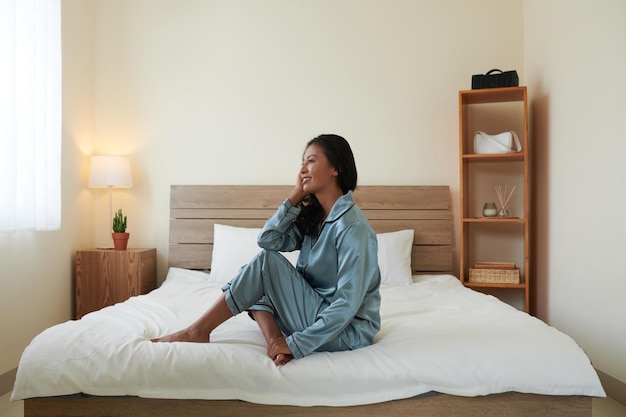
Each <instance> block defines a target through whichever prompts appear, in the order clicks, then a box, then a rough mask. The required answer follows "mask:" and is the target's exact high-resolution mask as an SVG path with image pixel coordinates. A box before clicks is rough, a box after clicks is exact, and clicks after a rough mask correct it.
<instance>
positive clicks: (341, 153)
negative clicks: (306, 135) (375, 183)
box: [296, 134, 357, 235]
mask: <svg viewBox="0 0 626 417" xmlns="http://www.w3.org/2000/svg"><path fill="white" fill-rule="evenodd" d="M311 145H317V146H319V147H320V148H322V150H323V151H324V155H326V159H328V163H329V164H330V165H332V166H333V167H334V168H335V169H336V170H337V172H338V173H339V174H338V176H337V179H338V180H339V186H340V187H341V191H342V192H343V193H344V194H345V193H347V192H348V191H351V190H352V191H354V189H355V188H356V182H357V172H356V163H355V162H354V155H353V153H352V149H351V148H350V144H348V141H347V140H345V139H344V138H343V137H341V136H339V135H333V134H324V135H319V136H318V137H316V138H313V139H311V140H310V141H309V143H307V144H306V147H305V148H304V149H305V150H306V149H307V148H308V147H309V146H311ZM299 207H300V208H301V209H302V210H301V211H300V215H299V216H298V218H297V220H296V224H297V225H298V227H299V228H300V231H301V232H302V233H304V234H306V235H315V234H317V232H318V228H319V225H320V222H321V221H322V217H323V216H324V210H323V209H322V206H321V204H320V203H319V201H318V200H317V197H315V195H313V194H310V195H308V196H307V197H305V198H304V200H302V202H300V204H299Z"/></svg>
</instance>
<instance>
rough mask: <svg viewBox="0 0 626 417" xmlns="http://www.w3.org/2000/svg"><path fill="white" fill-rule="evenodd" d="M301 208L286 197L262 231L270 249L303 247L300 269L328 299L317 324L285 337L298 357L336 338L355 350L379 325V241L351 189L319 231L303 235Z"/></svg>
mask: <svg viewBox="0 0 626 417" xmlns="http://www.w3.org/2000/svg"><path fill="white" fill-rule="evenodd" d="M299 213H300V209H299V208H297V207H293V206H292V205H291V203H290V201H289V199H285V201H284V202H283V204H282V205H281V206H280V207H279V208H278V210H277V211H276V212H275V213H274V215H273V216H272V217H270V218H269V219H268V220H267V222H266V224H265V226H264V228H263V230H262V231H261V233H260V234H259V238H258V244H259V246H260V247H261V248H263V249H266V250H279V251H287V252H289V251H293V250H298V249H299V250H300V255H299V257H298V262H297V266H296V270H297V271H298V272H299V273H300V274H301V275H302V276H303V277H304V279H305V280H306V281H307V282H308V283H309V284H310V285H311V287H312V288H313V289H314V290H315V291H316V292H317V293H318V294H319V295H320V296H321V297H322V298H323V299H324V301H325V304H326V307H325V308H324V309H320V311H319V312H317V314H316V317H315V320H314V322H313V324H312V325H311V326H309V327H307V328H306V329H304V330H302V331H299V332H294V333H292V334H291V335H289V336H288V337H287V338H286V341H287V345H288V346H289V349H290V350H291V351H292V353H293V354H294V357H296V358H299V357H302V356H306V355H308V354H310V353H311V352H314V351H315V350H316V349H317V348H319V347H321V346H323V345H325V344H326V343H328V342H329V341H332V340H333V339H335V338H337V337H342V338H348V339H350V340H344V341H345V342H346V343H347V344H348V346H350V347H351V348H352V349H354V348H358V347H363V346H368V345H371V344H372V343H373V342H374V336H375V335H376V333H378V330H379V329H380V313H379V310H380V293H379V287H380V271H379V269H378V243H377V241H376V233H375V232H374V229H372V226H371V225H370V223H369V221H368V220H367V218H366V217H365V215H364V214H363V212H362V211H361V209H360V208H359V207H358V206H357V205H356V204H355V203H354V199H353V197H352V191H348V193H346V194H344V195H343V196H341V197H340V198H339V199H338V200H337V201H336V202H335V204H334V205H333V207H332V209H331V211H330V213H329V214H328V216H327V218H326V220H325V221H324V222H323V223H322V225H321V227H320V229H319V233H318V236H310V235H305V236H303V235H302V233H301V232H300V230H299V229H298V227H297V226H296V224H295V223H294V221H295V219H296V217H297V216H298V214H299Z"/></svg>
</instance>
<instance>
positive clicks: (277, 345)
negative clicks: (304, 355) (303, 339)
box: [267, 336, 293, 366]
mask: <svg viewBox="0 0 626 417" xmlns="http://www.w3.org/2000/svg"><path fill="white" fill-rule="evenodd" d="M267 355H268V356H269V357H270V358H272V360H273V361H274V363H275V364H276V366H281V365H284V364H286V363H287V362H289V361H290V360H292V359H293V354H292V353H291V349H289V346H288V345H287V341H286V340H285V338H284V337H283V336H281V337H273V338H271V339H270V341H269V343H268V344H267Z"/></svg>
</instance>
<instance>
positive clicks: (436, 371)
mask: <svg viewBox="0 0 626 417" xmlns="http://www.w3.org/2000/svg"><path fill="white" fill-rule="evenodd" d="M290 188H291V187H289V186H203V185H189V186H172V187H171V199H170V245H169V255H168V259H169V266H170V268H169V271H168V274H167V278H166V280H165V282H164V283H163V284H162V285H161V286H160V287H159V288H158V289H156V290H154V291H153V292H151V293H149V294H147V295H142V296H139V297H133V298H131V299H129V300H127V301H126V302H124V303H120V304H116V305H114V306H111V307H107V308H105V309H103V310H100V311H98V312H94V313H91V314H88V315H86V316H84V317H83V318H82V319H81V320H78V321H69V322H66V323H62V324H59V325H57V326H53V327H52V328H50V329H47V330H45V331H44V332H42V333H41V334H40V335H38V336H37V337H36V338H35V339H34V340H33V341H32V342H31V344H30V345H29V346H28V347H27V348H26V349H25V351H24V354H23V355H22V358H21V360H20V364H19V367H18V373H17V377H16V382H15V386H14V390H13V394H12V399H14V400H25V406H24V415H25V417H34V416H65V417H72V416H99V415H107V416H129V415H132V416H172V415H185V416H201V415H219V416H236V415H258V416H322V415H323V416H362V415H377V416H386V415H394V416H442V415H445V416H471V415H477V416H527V415H532V414H533V413H534V414H538V415H546V416H549V415H555V416H591V399H592V398H593V397H603V396H605V394H604V391H603V389H602V386H601V385H600V382H599V379H598V376H597V374H596V373H595V371H594V369H593V367H592V366H591V364H590V361H589V359H588V358H587V357H586V355H585V354H584V352H583V351H582V350H581V349H580V348H579V347H578V346H577V345H576V343H575V342H574V341H573V340H572V339H571V338H569V337H568V336H567V335H565V334H563V333H561V332H559V331H558V330H556V329H554V328H552V327H550V326H547V325H546V324H544V323H543V322H541V321H540V320H538V319H536V318H534V317H532V316H529V315H527V314H525V313H523V312H520V311H518V310H516V309H514V308H513V307H510V306H508V305H506V304H504V303H502V302H500V301H499V300H497V299H496V298H494V297H491V296H488V295H485V294H481V293H478V292H475V291H473V290H471V289H469V288H465V287H463V286H462V285H461V283H460V282H459V280H458V279H456V278H455V277H454V276H452V275H450V272H451V271H452V270H453V246H454V245H453V240H452V236H453V232H452V224H453V223H452V214H451V210H450V191H449V188H448V187H447V186H393V187H384V186H360V187H358V188H357V190H356V191H355V200H356V201H357V204H359V206H360V207H361V208H362V209H363V210H364V212H365V213H366V215H367V216H368V218H369V219H370V221H371V223H372V225H373V227H374V228H375V230H376V231H377V233H378V236H379V264H380V265H381V272H382V274H383V278H384V284H383V285H382V286H381V295H382V300H383V302H382V305H381V316H382V329H381V331H380V333H379V334H378V335H377V337H376V340H375V343H374V345H372V346H369V347H366V348H363V349H358V350H355V351H350V352H337V353H316V354H313V355H310V356H308V357H306V358H303V359H299V360H295V361H292V362H290V363H288V364H287V365H285V366H283V367H276V366H274V365H273V362H272V361H271V360H269V358H267V356H266V354H265V343H264V340H263V337H262V335H261V333H260V331H259V330H258V327H257V326H256V325H255V324H254V322H253V321H252V320H250V319H249V318H248V317H247V316H246V315H245V314H242V315H239V316H237V317H235V318H232V319H230V320H229V321H227V322H226V323H224V324H223V325H222V326H221V327H220V328H218V329H217V330H216V331H215V332H214V333H213V335H212V341H213V343H210V344H186V343H185V344H181V343H177V344H153V343H151V342H150V338H152V337H156V336H160V335H162V334H166V333H168V332H171V331H174V330H178V329H179V328H181V327H183V326H185V325H187V324H188V323H190V322H191V321H193V320H195V318H197V316H198V315H199V314H200V313H201V312H203V311H204V309H206V307H207V305H209V304H210V303H211V301H212V300H214V299H215V298H216V297H217V296H218V295H219V293H220V289H219V288H220V286H221V284H220V281H221V280H222V279H223V278H220V275H224V276H228V274H229V273H230V272H229V268H232V267H233V266H235V267H236V265H237V263H238V262H241V258H240V257H244V258H245V256H249V255H247V254H245V253H246V252H247V251H250V250H256V249H255V248H254V245H252V247H250V244H249V241H250V240H251V239H252V240H253V237H254V234H255V233H257V230H258V228H259V227H261V226H262V225H263V222H264V220H265V219H266V218H267V217H269V216H270V215H271V214H272V213H273V212H274V210H275V209H276V207H278V205H279V204H280V203H281V202H282V200H283V199H284V197H285V196H286V195H287V194H288V192H289V190H290ZM407 234H408V235H409V236H410V237H409V238H407ZM251 236H252V238H251ZM407 242H408V243H407ZM229 245H230V246H232V247H234V248H235V249H234V250H233V249H232V248H228V246H229ZM381 251H382V252H381ZM233 254H235V255H233ZM286 256H287V257H288V258H289V257H290V256H293V254H286ZM211 268H213V269H211Z"/></svg>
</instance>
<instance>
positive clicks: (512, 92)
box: [461, 87, 526, 104]
mask: <svg viewBox="0 0 626 417" xmlns="http://www.w3.org/2000/svg"><path fill="white" fill-rule="evenodd" d="M461 96H462V97H463V101H462V102H461V104H482V103H501V102H507V101H524V99H525V98H526V87H506V88H482V89H479V90H464V91H461Z"/></svg>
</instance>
